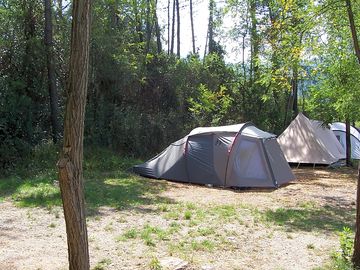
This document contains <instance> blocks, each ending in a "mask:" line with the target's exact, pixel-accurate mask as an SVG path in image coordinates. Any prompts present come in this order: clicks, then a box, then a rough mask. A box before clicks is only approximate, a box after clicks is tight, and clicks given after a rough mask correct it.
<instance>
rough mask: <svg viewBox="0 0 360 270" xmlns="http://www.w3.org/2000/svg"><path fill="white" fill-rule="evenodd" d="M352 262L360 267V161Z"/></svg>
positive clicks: (356, 266) (355, 266)
mask: <svg viewBox="0 0 360 270" xmlns="http://www.w3.org/2000/svg"><path fill="white" fill-rule="evenodd" d="M352 262H353V264H354V268H355V269H358V268H359V267H360V163H359V166H358V182H357V192H356V225H355V239H354V253H353V256H352Z"/></svg>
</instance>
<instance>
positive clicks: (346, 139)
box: [345, 118, 351, 167]
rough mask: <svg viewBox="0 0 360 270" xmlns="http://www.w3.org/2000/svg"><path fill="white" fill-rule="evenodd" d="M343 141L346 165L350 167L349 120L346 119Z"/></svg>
mask: <svg viewBox="0 0 360 270" xmlns="http://www.w3.org/2000/svg"><path fill="white" fill-rule="evenodd" d="M345 131H346V136H345V141H346V165H347V166H349V167H350V166H351V140H350V136H351V134H350V120H349V118H346V120H345Z"/></svg>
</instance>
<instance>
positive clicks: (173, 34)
mask: <svg viewBox="0 0 360 270" xmlns="http://www.w3.org/2000/svg"><path fill="white" fill-rule="evenodd" d="M175 2H176V0H174V1H173V12H172V27H171V47H170V53H171V54H173V53H174V40H175V6H176V4H175Z"/></svg>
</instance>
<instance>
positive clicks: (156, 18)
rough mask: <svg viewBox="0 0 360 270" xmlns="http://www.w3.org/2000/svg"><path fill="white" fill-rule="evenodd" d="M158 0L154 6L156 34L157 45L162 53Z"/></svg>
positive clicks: (158, 51) (158, 50)
mask: <svg viewBox="0 0 360 270" xmlns="http://www.w3.org/2000/svg"><path fill="white" fill-rule="evenodd" d="M156 8H157V1H155V7H154V20H155V34H156V45H157V53H158V54H160V53H161V51H162V46H161V33H160V26H159V20H158V17H157V12H156Z"/></svg>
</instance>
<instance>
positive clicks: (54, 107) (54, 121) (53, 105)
mask: <svg viewBox="0 0 360 270" xmlns="http://www.w3.org/2000/svg"><path fill="white" fill-rule="evenodd" d="M44 7H45V10H44V14H45V29H44V42H45V48H46V64H47V75H48V88H49V97H50V118H51V127H52V138H53V142H54V143H57V141H58V138H59V130H60V125H59V119H58V95H57V90H56V81H55V80H56V78H55V67H54V53H53V33H52V15H51V14H52V12H51V0H44Z"/></svg>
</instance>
